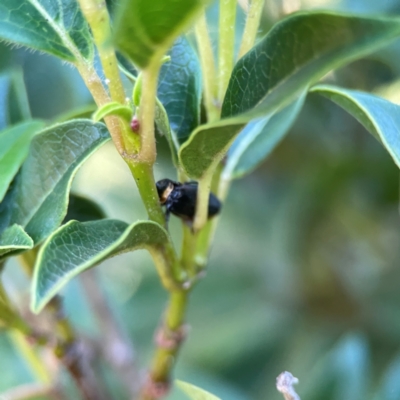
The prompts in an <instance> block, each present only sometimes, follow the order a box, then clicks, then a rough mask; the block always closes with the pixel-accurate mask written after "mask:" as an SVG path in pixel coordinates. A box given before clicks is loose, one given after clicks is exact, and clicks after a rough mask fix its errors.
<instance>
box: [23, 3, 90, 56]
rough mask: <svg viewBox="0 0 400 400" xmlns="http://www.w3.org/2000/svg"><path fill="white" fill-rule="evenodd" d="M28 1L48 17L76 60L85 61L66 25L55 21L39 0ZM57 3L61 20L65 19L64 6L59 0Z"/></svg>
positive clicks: (50, 23)
mask: <svg viewBox="0 0 400 400" xmlns="http://www.w3.org/2000/svg"><path fill="white" fill-rule="evenodd" d="M28 1H29V2H30V3H31V4H32V5H33V6H34V7H35V8H36V9H37V10H38V12H39V13H40V14H41V15H42V16H43V17H44V18H45V19H46V21H47V23H48V24H49V25H50V26H51V27H52V28H53V29H54V30H55V32H56V33H57V34H58V36H59V37H60V38H61V41H62V43H63V44H64V46H65V47H66V48H67V49H68V50H69V51H70V52H71V53H72V55H73V56H74V57H75V59H76V61H80V62H84V61H85V58H84V57H83V56H82V54H81V52H80V51H79V49H78V48H77V47H76V46H75V43H74V42H73V41H72V39H71V37H70V36H69V34H68V32H67V30H66V29H65V27H64V25H62V28H63V29H62V28H61V26H60V25H58V24H57V23H55V21H54V19H53V17H51V16H50V15H49V14H48V13H47V11H46V10H45V9H44V8H43V7H42V5H41V4H40V3H39V2H38V1H37V0H28ZM77 1H78V0H77ZM57 4H58V7H59V9H60V21H64V20H63V18H62V17H63V9H62V6H61V5H60V1H59V0H57ZM89 52H90V50H89ZM89 58H90V57H89Z"/></svg>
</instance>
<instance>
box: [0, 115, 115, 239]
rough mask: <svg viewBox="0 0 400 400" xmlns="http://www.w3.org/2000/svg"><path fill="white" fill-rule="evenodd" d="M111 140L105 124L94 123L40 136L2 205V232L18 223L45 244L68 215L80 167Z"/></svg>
mask: <svg viewBox="0 0 400 400" xmlns="http://www.w3.org/2000/svg"><path fill="white" fill-rule="evenodd" d="M107 140H109V134H108V131H107V129H106V127H105V125H103V124H101V123H96V124H94V123H93V122H92V121H90V120H74V121H69V122H66V123H63V124H58V125H54V126H52V127H50V128H47V129H45V130H44V131H42V132H41V133H39V134H37V135H36V136H35V137H34V139H33V140H32V142H31V146H30V150H29V154H28V156H27V158H26V160H25V162H24V163H23V165H22V167H21V171H20V173H19V174H18V175H17V177H16V179H15V182H14V183H13V185H12V188H11V189H10V190H9V191H8V192H7V195H6V196H5V198H4V200H3V202H2V203H1V204H0V231H1V230H2V229H4V228H6V227H7V226H11V225H13V224H18V225H21V226H22V227H23V228H24V230H25V231H26V232H27V234H28V235H29V236H30V237H32V239H33V241H34V242H35V244H38V243H40V242H41V241H43V240H44V239H45V238H46V237H47V236H48V235H49V234H50V233H51V232H52V231H54V229H56V228H57V227H58V226H59V224H60V223H61V221H62V220H63V218H64V216H65V214H66V212H67V204H68V193H69V190H70V186H71V181H72V179H73V177H74V175H75V173H76V172H77V170H78V168H79V167H80V166H81V164H82V163H83V162H84V161H85V160H86V159H87V158H88V157H89V156H90V155H91V154H92V153H93V152H94V151H95V150H96V149H98V148H99V147H100V146H101V145H102V144H104V143H105V142H106V141H107ZM4 225H5V226H4Z"/></svg>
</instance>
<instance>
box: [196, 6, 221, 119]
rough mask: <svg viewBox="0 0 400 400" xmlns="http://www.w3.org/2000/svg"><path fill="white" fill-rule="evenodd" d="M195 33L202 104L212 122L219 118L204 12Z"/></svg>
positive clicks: (211, 56)
mask: <svg viewBox="0 0 400 400" xmlns="http://www.w3.org/2000/svg"><path fill="white" fill-rule="evenodd" d="M195 34H196V41H197V47H198V50H199V56H200V63H201V70H202V76H203V88H204V105H205V107H206V111H207V120H208V121H209V122H212V121H215V120H217V119H218V118H219V107H218V106H217V93H216V92H217V90H216V80H215V61H214V54H213V49H212V45H211V40H210V35H209V33H208V27H207V18H206V13H205V12H203V14H202V15H201V16H200V18H199V20H198V21H197V23H196V26H195Z"/></svg>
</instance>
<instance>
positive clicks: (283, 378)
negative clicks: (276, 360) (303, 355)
mask: <svg viewBox="0 0 400 400" xmlns="http://www.w3.org/2000/svg"><path fill="white" fill-rule="evenodd" d="M297 383H299V380H298V379H297V378H295V377H294V376H293V375H292V374H291V373H290V372H287V371H285V372H282V373H281V374H280V375H279V376H278V377H277V378H276V388H277V389H278V392H281V393H282V394H283V397H284V398H285V400H300V396H299V395H298V394H297V393H296V391H295V390H294V389H293V385H296V384H297Z"/></svg>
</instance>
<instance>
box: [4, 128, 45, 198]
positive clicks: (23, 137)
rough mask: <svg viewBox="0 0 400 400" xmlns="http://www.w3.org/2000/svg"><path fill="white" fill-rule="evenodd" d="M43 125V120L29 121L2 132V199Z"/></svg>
mask: <svg viewBox="0 0 400 400" xmlns="http://www.w3.org/2000/svg"><path fill="white" fill-rule="evenodd" d="M43 127H44V122H42V121H28V122H22V123H21V124H18V125H14V126H12V127H11V128H8V129H5V130H4V131H2V132H0V201H1V200H2V199H3V198H4V195H5V194H6V191H7V189H8V186H9V185H10V183H11V181H12V180H13V178H14V176H15V175H16V173H17V172H18V170H19V168H20V167H21V165H22V163H23V161H24V160H25V158H26V156H27V155H28V151H29V145H30V143H31V140H32V138H33V136H34V135H35V134H36V133H37V132H38V131H40V130H41V129H42V128H43Z"/></svg>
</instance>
